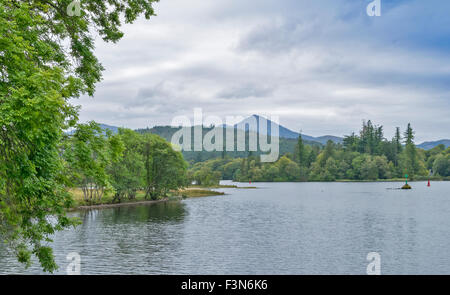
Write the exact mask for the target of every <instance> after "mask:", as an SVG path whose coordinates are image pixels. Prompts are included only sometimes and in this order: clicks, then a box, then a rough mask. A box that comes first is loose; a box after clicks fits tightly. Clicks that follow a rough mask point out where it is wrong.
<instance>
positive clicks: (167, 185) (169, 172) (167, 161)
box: [143, 134, 187, 200]
mask: <svg viewBox="0 0 450 295" xmlns="http://www.w3.org/2000/svg"><path fill="white" fill-rule="evenodd" d="M143 156H144V165H145V186H146V192H145V197H146V198H151V199H152V200H156V199H158V198H159V197H161V196H165V195H166V194H167V192H168V191H169V190H171V189H178V188H180V187H183V186H185V185H186V179H187V178H186V169H187V164H186V162H185V161H184V159H183V156H182V155H181V153H180V152H176V151H174V150H173V148H172V146H171V144H170V143H169V142H167V141H166V140H165V139H163V138H161V137H159V136H158V135H155V134H146V135H145V137H144V144H143Z"/></svg>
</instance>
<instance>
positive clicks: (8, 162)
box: [0, 0, 153, 272]
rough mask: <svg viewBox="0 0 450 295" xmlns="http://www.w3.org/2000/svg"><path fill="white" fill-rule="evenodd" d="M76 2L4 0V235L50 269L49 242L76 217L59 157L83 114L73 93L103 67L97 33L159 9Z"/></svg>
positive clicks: (112, 34) (21, 256)
mask: <svg viewBox="0 0 450 295" xmlns="http://www.w3.org/2000/svg"><path fill="white" fill-rule="evenodd" d="M71 2H72V1H71V0H59V1H55V0H46V1H37V0H36V1H34V0H31V1H13V0H3V1H1V2H0V235H1V238H2V239H3V240H4V241H6V242H7V244H8V245H9V248H10V249H11V250H12V251H14V252H15V253H16V255H17V258H18V260H19V261H20V262H23V263H24V264H25V265H29V263H30V259H31V254H34V255H35V256H36V257H37V258H38V260H39V261H40V263H41V266H42V267H43V269H44V270H45V271H50V272H52V271H54V270H55V269H56V264H55V262H54V259H53V254H52V251H51V249H50V248H48V246H46V245H45V243H47V242H48V241H50V238H49V236H50V235H52V234H53V233H54V232H55V231H56V230H61V229H62V228H64V227H68V226H71V225H74V224H76V221H75V220H72V219H69V218H67V217H66V215H65V209H66V208H68V207H70V206H71V198H70V195H69V194H68V193H67V192H66V189H65V187H64V185H65V183H66V177H65V175H64V173H62V171H64V163H63V161H62V159H61V157H60V143H61V139H62V136H63V130H65V129H67V128H69V127H73V126H74V125H75V123H76V120H77V108H75V107H73V106H72V105H70V103H69V99H70V98H74V97H78V96H80V95H81V94H84V93H86V94H89V95H92V94H93V93H94V90H95V83H96V82H98V81H100V80H101V71H102V69H103V68H102V66H101V64H100V63H99V61H98V60H97V58H96V57H95V55H94V42H93V37H92V36H91V33H98V34H99V35H100V36H101V37H102V38H103V40H105V41H112V42H116V41H118V40H119V39H120V38H121V37H122V35H123V34H122V32H120V30H119V28H120V25H121V21H125V22H127V23H131V22H133V21H134V20H136V18H137V17H138V16H139V15H140V14H142V13H143V14H144V15H145V17H146V18H149V17H150V16H151V15H153V9H152V7H151V4H152V2H153V1H152V0H123V1H118V0H117V1H107V2H105V1H101V0H95V1H80V2H81V15H80V16H72V17H70V16H68V15H67V12H66V11H67V10H66V8H67V6H68V5H69V3H71ZM94 25H95V26H94ZM111 144H113V143H111ZM96 177H98V178H99V179H100V178H102V177H100V176H96ZM50 217H52V218H50ZM50 220H52V222H50Z"/></svg>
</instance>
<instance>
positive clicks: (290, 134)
mask: <svg viewBox="0 0 450 295" xmlns="http://www.w3.org/2000/svg"><path fill="white" fill-rule="evenodd" d="M255 121H256V122H257V126H256V127H255V124H254V122H255ZM260 122H265V124H266V126H267V129H268V132H267V134H268V135H271V132H270V126H271V123H272V121H271V120H268V119H266V118H264V117H261V116H258V115H253V116H250V117H248V118H246V119H244V120H242V121H241V122H239V123H238V124H236V125H234V127H235V128H238V127H240V126H245V131H249V130H250V131H253V132H257V133H259V123H260ZM273 124H274V126H278V128H279V137H282V138H298V135H299V133H298V132H295V131H292V130H290V129H288V128H286V127H284V126H281V125H279V124H277V123H275V122H273ZM302 138H303V139H304V140H307V141H313V142H318V143H321V144H326V143H327V141H328V140H331V141H333V142H335V143H342V141H343V140H344V139H343V138H342V137H338V136H332V135H324V136H320V137H314V136H310V135H306V134H302Z"/></svg>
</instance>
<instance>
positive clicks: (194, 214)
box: [0, 182, 450, 274]
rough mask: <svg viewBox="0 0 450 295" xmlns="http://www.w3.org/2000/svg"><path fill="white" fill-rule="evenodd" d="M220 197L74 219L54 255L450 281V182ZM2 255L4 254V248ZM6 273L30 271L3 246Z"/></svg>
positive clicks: (91, 263) (135, 268)
mask: <svg viewBox="0 0 450 295" xmlns="http://www.w3.org/2000/svg"><path fill="white" fill-rule="evenodd" d="M256 185H257V186H259V187H261V188H263V189H256V190H250V189H246V190H244V189H231V188H230V189H223V191H225V192H226V193H227V195H224V196H217V197H208V198H194V199H188V200H184V201H182V202H166V203H157V204H153V205H150V206H130V207H117V208H111V209H103V210H92V211H83V212H77V213H74V215H76V216H79V217H80V218H81V219H82V220H83V224H82V225H80V226H79V227H77V228H76V229H74V230H67V231H64V232H59V233H58V234H57V235H56V236H55V242H54V243H53V247H54V249H55V255H56V258H57V263H58V264H59V265H60V267H61V271H60V273H64V269H65V266H66V263H67V262H66V260H65V257H66V255H67V254H68V253H69V252H78V253H80V255H81V259H82V262H81V264H82V268H81V269H82V273H83V274H365V271H366V267H367V260H366V257H367V253H369V252H374V251H375V252H378V253H380V254H381V264H382V266H381V269H382V273H383V274H449V273H450V250H449V249H448V244H449V243H450V231H448V228H450V219H449V218H448V212H450V199H449V198H448V193H447V192H448V188H449V185H450V183H448V182H442V183H435V184H434V185H433V186H432V188H427V187H426V184H423V185H422V186H421V183H415V185H414V189H413V190H411V191H409V192H404V191H401V190H387V189H386V188H388V187H391V186H393V185H394V184H392V183H258V184H256ZM0 247H1V246H0ZM0 273H40V270H39V267H38V265H37V264H35V265H34V266H33V268H32V269H30V270H24V269H23V267H22V266H20V265H18V263H17V262H16V261H15V259H14V257H12V256H10V255H6V254H5V252H4V251H3V249H1V248H0Z"/></svg>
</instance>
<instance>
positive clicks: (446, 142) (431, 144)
mask: <svg viewBox="0 0 450 295" xmlns="http://www.w3.org/2000/svg"><path fill="white" fill-rule="evenodd" d="M440 144H443V145H444V146H445V148H448V147H449V146H450V139H441V140H436V141H425V142H423V143H421V144H418V145H417V147H419V148H421V149H424V150H431V149H432V148H434V147H436V146H438V145H440Z"/></svg>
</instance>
